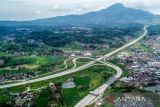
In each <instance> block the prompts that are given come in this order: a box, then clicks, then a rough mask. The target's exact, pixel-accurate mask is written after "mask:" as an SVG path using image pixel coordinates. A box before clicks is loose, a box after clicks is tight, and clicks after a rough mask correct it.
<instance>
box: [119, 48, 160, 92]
mask: <svg viewBox="0 0 160 107" xmlns="http://www.w3.org/2000/svg"><path fill="white" fill-rule="evenodd" d="M131 49H132V50H133V54H130V55H123V56H121V57H119V59H120V61H121V62H122V63H125V64H126V65H127V68H128V69H129V70H130V71H132V72H131V73H130V74H129V75H128V77H123V78H121V79H120V81H122V82H124V83H126V84H127V85H128V86H134V87H137V88H140V89H142V88H143V87H144V86H146V85H149V84H153V83H155V84H160V81H159V78H160V56H159V55H158V54H155V53H153V52H150V51H149V52H147V51H143V50H142V49H138V48H133V47H132V48H131Z"/></svg>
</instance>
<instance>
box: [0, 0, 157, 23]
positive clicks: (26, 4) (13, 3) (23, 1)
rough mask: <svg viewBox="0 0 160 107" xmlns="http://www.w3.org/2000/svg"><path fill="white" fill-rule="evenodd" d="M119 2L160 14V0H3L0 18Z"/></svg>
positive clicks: (28, 16) (59, 12)
mask: <svg viewBox="0 0 160 107" xmlns="http://www.w3.org/2000/svg"><path fill="white" fill-rule="evenodd" d="M117 2H121V3H123V4H124V5H125V6H127V7H132V8H138V9H144V10H147V11H150V12H153V13H155V14H160V12H159V10H160V6H159V4H160V0H1V5H0V13H1V15H0V20H30V19H37V18H38V19H39V18H46V17H54V16H62V15H67V14H83V13H87V12H90V11H97V10H100V9H104V8H107V7H108V6H110V5H112V4H114V3H117ZM24 13H26V14H24Z"/></svg>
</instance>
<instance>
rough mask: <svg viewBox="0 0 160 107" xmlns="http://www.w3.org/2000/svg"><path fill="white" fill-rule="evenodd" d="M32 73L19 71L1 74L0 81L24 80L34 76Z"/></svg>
mask: <svg viewBox="0 0 160 107" xmlns="http://www.w3.org/2000/svg"><path fill="white" fill-rule="evenodd" d="M35 76H36V75H35V74H34V73H19V74H2V75H0V82H6V81H11V80H12V81H14V80H26V79H30V78H34V77H35Z"/></svg>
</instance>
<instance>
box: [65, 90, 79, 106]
mask: <svg viewBox="0 0 160 107" xmlns="http://www.w3.org/2000/svg"><path fill="white" fill-rule="evenodd" d="M63 97H64V102H65V105H66V106H67V107H73V106H74V104H75V103H76V102H77V101H78V100H79V99H80V96H79V92H78V90H77V89H76V88H69V89H63Z"/></svg>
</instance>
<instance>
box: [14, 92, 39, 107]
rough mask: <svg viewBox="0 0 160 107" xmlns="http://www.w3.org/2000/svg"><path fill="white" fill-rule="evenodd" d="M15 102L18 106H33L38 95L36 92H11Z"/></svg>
mask: <svg viewBox="0 0 160 107" xmlns="http://www.w3.org/2000/svg"><path fill="white" fill-rule="evenodd" d="M11 95H12V97H13V102H14V105H15V106H16V107H31V106H32V105H33V103H34V100H35V98H36V96H37V93H36V92H27V93H20V94H19V93H11Z"/></svg>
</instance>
